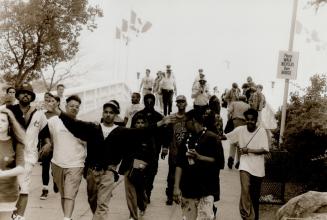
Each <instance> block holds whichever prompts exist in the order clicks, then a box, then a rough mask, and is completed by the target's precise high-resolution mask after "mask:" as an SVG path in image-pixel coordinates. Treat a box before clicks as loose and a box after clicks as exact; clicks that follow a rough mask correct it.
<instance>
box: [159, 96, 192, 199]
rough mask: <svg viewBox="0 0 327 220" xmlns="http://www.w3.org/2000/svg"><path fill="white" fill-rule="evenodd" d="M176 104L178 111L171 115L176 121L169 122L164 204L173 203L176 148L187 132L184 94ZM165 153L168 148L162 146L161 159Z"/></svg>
mask: <svg viewBox="0 0 327 220" xmlns="http://www.w3.org/2000/svg"><path fill="white" fill-rule="evenodd" d="M176 106H177V109H178V112H176V113H175V114H173V115H172V116H173V117H175V119H176V122H175V123H174V124H171V126H169V130H170V132H171V133H172V136H171V141H170V144H169V155H168V165H169V169H168V176H167V188H166V195H167V201H166V205H172V204H173V192H174V182H175V171H176V163H177V162H176V160H177V153H178V150H179V149H180V148H181V145H182V141H183V140H184V138H185V135H186V133H187V130H186V114H185V110H186V106H187V101H186V97H185V96H184V95H179V96H177V97H176ZM167 153H168V148H163V149H162V153H161V159H165V157H166V155H167Z"/></svg>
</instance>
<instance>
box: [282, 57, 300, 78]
mask: <svg viewBox="0 0 327 220" xmlns="http://www.w3.org/2000/svg"><path fill="white" fill-rule="evenodd" d="M298 60H299V52H290V51H279V56H278V71H277V78H279V79H296V76H297V64H298Z"/></svg>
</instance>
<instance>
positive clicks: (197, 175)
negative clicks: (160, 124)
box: [174, 110, 224, 220]
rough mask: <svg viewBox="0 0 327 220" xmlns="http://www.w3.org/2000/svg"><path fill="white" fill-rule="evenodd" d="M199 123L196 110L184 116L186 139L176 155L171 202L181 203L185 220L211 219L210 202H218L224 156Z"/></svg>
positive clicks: (199, 115)
mask: <svg viewBox="0 0 327 220" xmlns="http://www.w3.org/2000/svg"><path fill="white" fill-rule="evenodd" d="M203 120H204V118H203V114H202V113H201V112H198V111H197V110H195V111H192V112H188V113H187V121H186V127H187V130H188V131H189V135H188V137H186V140H185V143H184V145H183V147H182V148H180V149H179V151H178V155H177V167H176V175H175V185H174V200H175V201H176V202H177V203H179V202H181V207H182V212H183V216H184V219H185V220H195V219H208V220H212V219H214V211H213V205H214V201H215V200H219V194H220V192H219V191H220V186H219V173H220V169H221V168H222V167H223V165H224V153H223V149H222V144H221V141H220V140H218V137H217V135H216V134H214V133H213V132H211V131H208V130H207V129H206V128H205V127H204V126H203ZM180 197H181V198H180Z"/></svg>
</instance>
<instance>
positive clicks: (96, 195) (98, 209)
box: [86, 168, 115, 220]
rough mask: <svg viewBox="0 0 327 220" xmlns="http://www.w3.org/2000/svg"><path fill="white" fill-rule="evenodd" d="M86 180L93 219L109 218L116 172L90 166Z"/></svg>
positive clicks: (104, 219)
mask: <svg viewBox="0 0 327 220" xmlns="http://www.w3.org/2000/svg"><path fill="white" fill-rule="evenodd" d="M86 182H87V195H88V202H89V205H90V208H91V210H92V213H93V218H92V220H107V219H109V202H110V199H111V196H112V191H113V189H114V186H115V180H114V173H113V172H112V171H109V170H100V171H96V170H93V169H90V168H88V170H87V176H86Z"/></svg>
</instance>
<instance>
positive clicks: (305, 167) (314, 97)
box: [276, 75, 327, 189]
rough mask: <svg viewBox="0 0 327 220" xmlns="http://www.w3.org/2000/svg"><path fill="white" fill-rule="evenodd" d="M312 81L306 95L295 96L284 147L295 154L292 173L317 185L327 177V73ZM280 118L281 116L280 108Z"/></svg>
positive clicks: (291, 102) (291, 105) (288, 114)
mask: <svg viewBox="0 0 327 220" xmlns="http://www.w3.org/2000/svg"><path fill="white" fill-rule="evenodd" d="M310 81H311V85H310V86H308V87H307V88H306V92H305V94H304V95H303V96H299V95H298V94H297V93H294V94H292V95H291V101H290V104H289V105H288V107H287V113H286V125H285V132H284V136H283V144H282V148H284V149H287V151H288V152H289V154H290V156H291V158H290V161H292V168H290V169H291V171H290V172H289V173H292V174H293V175H294V177H295V178H302V180H303V179H305V180H312V183H313V184H315V185H317V184H319V183H320V182H321V183H325V181H322V180H326V179H327V173H326V164H325V163H326V162H327V158H326V155H327V145H326V143H327V75H314V76H312V77H311V78H310ZM276 118H279V119H280V111H279V112H277V114H276ZM277 132H278V133H279V131H277ZM276 138H278V136H276ZM310 176H311V178H309V177H310ZM313 176H315V177H313ZM318 180H319V181H318ZM319 187H320V189H322V188H323V187H326V186H319ZM324 189H326V188H324Z"/></svg>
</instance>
